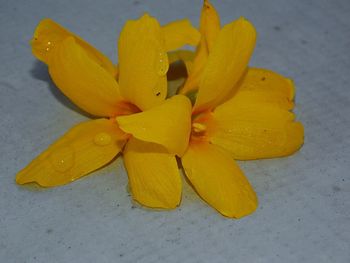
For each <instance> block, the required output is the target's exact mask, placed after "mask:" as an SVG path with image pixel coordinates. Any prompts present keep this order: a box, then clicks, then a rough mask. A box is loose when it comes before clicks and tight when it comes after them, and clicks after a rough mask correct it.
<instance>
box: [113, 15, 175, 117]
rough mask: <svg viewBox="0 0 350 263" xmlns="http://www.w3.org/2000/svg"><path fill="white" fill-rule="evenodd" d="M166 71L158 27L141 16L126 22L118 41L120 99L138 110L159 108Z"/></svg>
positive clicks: (161, 38)
mask: <svg viewBox="0 0 350 263" xmlns="http://www.w3.org/2000/svg"><path fill="white" fill-rule="evenodd" d="M168 68H169V62H168V56H167V53H166V50H165V46H164V39H163V37H162V33H161V29H160V25H159V23H158V21H157V20H156V19H154V18H153V17H150V16H149V15H147V14H146V15H144V16H143V17H141V18H140V19H139V20H136V21H128V22H127V23H126V25H125V27H124V29H123V30H122V32H121V35H120V39H119V84H120V91H121V94H122V96H123V97H125V98H126V99H127V100H128V101H130V102H132V103H133V104H135V105H136V106H137V107H139V108H140V109H141V110H147V109H149V108H151V107H153V106H154V105H158V104H160V103H161V102H162V101H163V100H164V99H165V98H166V96H167V80H166V73H167V71H168Z"/></svg>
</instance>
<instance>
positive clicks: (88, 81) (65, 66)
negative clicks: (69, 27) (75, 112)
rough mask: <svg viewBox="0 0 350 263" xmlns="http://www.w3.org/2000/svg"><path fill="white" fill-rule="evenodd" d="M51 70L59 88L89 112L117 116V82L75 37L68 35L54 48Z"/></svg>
mask: <svg viewBox="0 0 350 263" xmlns="http://www.w3.org/2000/svg"><path fill="white" fill-rule="evenodd" d="M49 72H50V75H51V77H52V79H53V81H54V82H55V84H56V85H57V86H58V88H59V89H60V90H61V91H62V92H63V93H64V94H65V95H66V96H67V97H68V98H69V99H71V100H72V101H73V102H74V103H75V104H76V105H77V106H79V107H80V108H82V109H83V110H85V111H87V112H88V113H90V114H92V115H96V116H114V115H115V114H116V113H117V112H118V103H119V102H120V101H121V97H120V95H119V87H118V83H117V82H116V80H115V79H114V78H113V76H111V75H110V74H109V73H107V71H106V70H104V69H103V68H102V67H100V66H99V65H98V64H96V62H95V61H93V60H91V59H90V57H89V56H88V55H87V54H86V52H85V50H84V49H83V48H81V47H80V46H79V45H78V44H77V43H76V41H75V39H74V38H72V37H69V38H66V39H65V40H64V41H62V42H61V44H60V45H59V46H57V47H56V48H55V49H54V50H53V53H52V55H51V56H50V60H49Z"/></svg>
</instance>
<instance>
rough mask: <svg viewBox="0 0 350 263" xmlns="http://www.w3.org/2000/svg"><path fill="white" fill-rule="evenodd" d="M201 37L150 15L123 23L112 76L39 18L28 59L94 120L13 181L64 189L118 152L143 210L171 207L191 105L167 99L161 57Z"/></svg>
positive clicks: (104, 62) (89, 51)
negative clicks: (35, 61) (162, 23)
mask: <svg viewBox="0 0 350 263" xmlns="http://www.w3.org/2000/svg"><path fill="white" fill-rule="evenodd" d="M199 38H200V35H199V33H198V32H197V31H196V29H194V28H193V27H192V26H191V25H190V23H189V22H188V21H187V20H182V21H179V22H174V23H172V24H169V25H166V26H164V27H160V25H159V23H158V21H157V20H156V19H154V18H152V17H150V16H149V15H144V16H143V17H141V18H140V19H139V20H136V21H128V22H127V23H126V25H125V27H124V29H123V30H122V33H121V36H120V39H119V43H118V46H119V50H118V52H119V67H118V70H116V68H115V66H114V65H113V64H112V62H111V61H110V60H109V59H108V58H107V57H105V56H104V55H103V54H101V53H100V52H99V51H97V50H96V49H95V48H94V47H92V46H90V45H89V44H88V43H86V42H85V41H84V40H82V39H81V38H79V37H78V36H76V35H73V34H72V33H71V32H69V31H67V30H66V29H64V28H63V27H61V26H60V25H58V24H56V23H55V22H53V21H52V20H50V19H45V20H43V21H42V22H41V23H40V24H39V25H38V27H37V29H36V31H35V33H34V38H33V41H32V50H33V54H34V55H35V56H36V57H37V58H38V59H40V60H41V61H43V62H44V63H46V64H47V65H48V69H49V73H50V75H51V77H52V79H53V81H54V82H55V84H56V85H57V87H58V88H60V90H61V91H62V92H63V93H64V94H65V95H66V96H67V97H68V98H69V99H70V100H72V101H73V102H74V103H75V104H76V105H78V106H79V107H80V108H81V109H83V110H84V111H86V112H88V113H90V114H91V115H93V116H96V117H98V118H97V119H94V120H91V121H86V122H83V123H80V124H78V125H76V126H74V127H73V128H72V129H70V130H69V131H68V132H67V133H66V134H65V135H64V136H63V137H61V138H60V139H58V140H57V141H56V142H55V143H54V144H52V145H51V146H50V147H49V148H48V149H47V150H45V151H44V152H43V153H42V154H40V155H39V156H38V157H37V158H36V159H34V160H33V161H32V162H31V163H30V164H29V165H28V166H27V167H25V168H24V169H23V170H22V171H20V172H19V173H18V174H17V177H16V181H17V183H19V184H25V183H29V182H36V183H38V184H39V185H41V186H45V187H49V186H58V185H63V184H67V183H69V182H71V181H74V180H76V179H78V178H80V177H82V176H84V175H87V174H88V173H90V172H92V171H94V170H96V169H98V168H100V167H102V166H104V165H106V164H108V163H109V162H110V161H111V160H113V159H114V158H115V157H116V156H117V155H118V153H120V152H121V151H122V152H123V154H124V162H125V165H126V168H127V171H128V176H129V180H130V186H131V191H132V194H133V198H134V199H135V200H137V201H138V202H139V203H141V204H143V205H145V206H149V207H157V208H173V207H176V206H177V205H178V204H179V202H180V200H181V178H180V175H179V170H178V167H177V162H176V157H175V155H178V156H182V155H183V153H184V152H185V150H186V148H187V146H188V140H189V135H190V130H191V120H190V118H191V103H190V101H189V100H188V98H187V97H185V96H183V95H177V96H174V97H172V98H170V99H166V97H167V79H166V73H167V71H168V67H169V63H168V57H167V51H169V50H172V49H175V48H179V47H180V46H182V45H184V44H192V45H196V44H197V43H198V41H199ZM116 75H118V81H117V80H116V78H115V76H116Z"/></svg>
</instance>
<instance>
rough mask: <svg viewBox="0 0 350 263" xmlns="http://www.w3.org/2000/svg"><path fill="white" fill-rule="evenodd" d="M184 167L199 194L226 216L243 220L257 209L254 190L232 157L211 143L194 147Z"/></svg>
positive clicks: (184, 157) (197, 144)
mask: <svg viewBox="0 0 350 263" xmlns="http://www.w3.org/2000/svg"><path fill="white" fill-rule="evenodd" d="M182 165H183V167H184V169H185V173H186V176H187V177H188V179H189V180H190V182H191V184H192V185H193V187H194V188H195V190H196V191H197V193H198V194H199V195H200V196H201V197H202V198H203V199H204V200H205V201H206V202H207V203H208V204H209V205H211V206H212V207H214V208H215V209H216V210H218V211H219V212H220V213H221V214H223V215H224V216H227V217H232V218H241V217H243V216H246V215H249V214H250V213H252V212H254V210H255V209H256V208H257V205H258V200H257V197H256V194H255V192H254V190H253V188H252V187H251V185H250V184H249V182H248V180H247V179H246V177H245V176H244V175H243V173H242V171H241V170H240V169H239V167H238V166H237V164H236V163H235V161H234V160H233V159H232V158H231V156H230V155H229V154H228V153H225V152H224V151H222V150H220V149H219V148H217V147H215V146H213V145H210V144H208V143H192V144H191V145H190V146H189V148H188V151H187V152H186V153H185V155H184V156H183V157H182Z"/></svg>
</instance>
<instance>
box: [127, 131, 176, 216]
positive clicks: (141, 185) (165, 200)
mask: <svg viewBox="0 0 350 263" xmlns="http://www.w3.org/2000/svg"><path fill="white" fill-rule="evenodd" d="M123 153H124V163H125V167H126V169H127V171H128V177H129V183H130V188H131V192H132V195H133V198H134V199H135V200H136V201H137V202H139V203H140V204H142V205H144V206H148V207H152V208H165V209H170V208H175V207H176V206H177V205H178V204H179V203H180V201H181V178H180V174H179V169H178V167H177V162H176V158H175V156H174V155H173V154H169V153H168V152H167V151H166V149H165V148H164V147H162V146H160V145H158V144H154V143H147V142H143V141H139V140H137V139H135V138H131V139H130V140H129V141H128V143H127V145H126V147H125V150H124V151H123Z"/></svg>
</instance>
